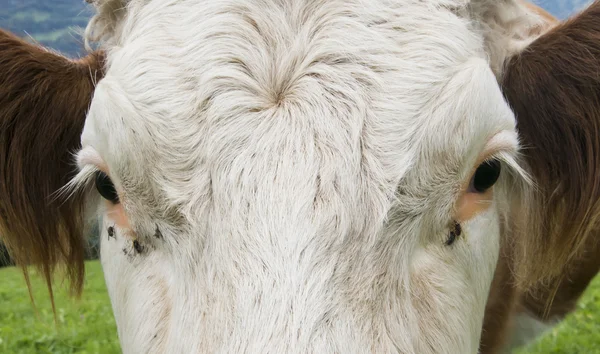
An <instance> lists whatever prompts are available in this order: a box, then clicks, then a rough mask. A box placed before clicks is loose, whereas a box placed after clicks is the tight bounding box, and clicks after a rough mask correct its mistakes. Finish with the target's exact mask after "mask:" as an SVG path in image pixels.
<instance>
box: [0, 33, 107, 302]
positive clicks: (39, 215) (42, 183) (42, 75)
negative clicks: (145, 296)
mask: <svg viewBox="0 0 600 354" xmlns="http://www.w3.org/2000/svg"><path fill="white" fill-rule="evenodd" d="M101 66H102V57H101V55H100V54H97V53H95V54H91V55H89V56H87V57H85V58H83V59H81V60H78V61H73V60H70V59H67V58H65V57H62V56H60V55H58V54H55V53H53V52H50V51H47V50H45V49H43V48H41V47H37V46H34V45H32V44H29V43H27V42H25V41H23V40H21V39H19V38H17V37H16V36H14V35H12V34H10V33H7V32H5V31H2V30H0V238H1V239H2V241H4V243H5V244H6V246H7V248H8V250H9V253H10V255H11V257H13V259H14V260H15V262H16V263H17V264H19V265H21V266H23V267H25V266H28V265H34V266H36V267H37V268H38V269H39V270H40V271H41V273H42V275H43V276H44V277H45V278H46V281H47V283H48V286H49V287H50V286H51V274H52V272H53V270H54V269H55V267H56V266H57V265H59V264H64V265H66V266H67V267H66V269H67V275H68V277H69V278H70V280H71V284H72V287H73V289H74V290H76V293H79V292H80V290H81V287H82V284H83V261H84V238H83V232H82V228H83V219H82V218H83V216H82V207H83V205H82V203H83V201H82V198H81V197H80V196H79V197H78V196H73V197H71V198H69V199H68V200H66V201H65V200H57V198H56V195H55V193H56V192H57V190H59V189H60V188H61V187H63V186H64V185H65V184H66V182H67V181H68V180H69V179H70V178H71V177H72V176H73V174H74V172H76V171H75V166H74V164H73V153H74V152H75V151H76V150H77V148H78V147H79V146H80V135H81V131H82V129H83V124H84V121H85V116H86V111H87V109H88V106H89V104H90V100H91V98H92V94H93V91H94V84H95V81H96V80H99V79H100V75H101V71H100V69H101Z"/></svg>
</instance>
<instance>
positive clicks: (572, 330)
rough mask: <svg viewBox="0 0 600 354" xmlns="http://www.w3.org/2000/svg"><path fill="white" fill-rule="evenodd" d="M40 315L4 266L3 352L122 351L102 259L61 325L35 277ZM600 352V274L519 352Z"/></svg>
mask: <svg viewBox="0 0 600 354" xmlns="http://www.w3.org/2000/svg"><path fill="white" fill-rule="evenodd" d="M32 285H33V289H34V297H35V300H36V304H37V308H38V312H39V317H36V314H35V311H34V310H33V308H32V306H31V303H30V301H29V295H28V293H27V288H26V286H25V282H24V281H23V276H22V275H21V273H20V272H19V271H18V270H17V269H15V268H4V269H0V303H1V304H2V306H0V353H3V354H13V353H24V354H25V353H27V354H30V353H32V354H34V353H35V354H37V353H61V354H62V353H90V354H91V353H102V354H111V353H120V347H119V343H118V339H117V332H116V326H115V322H114V318H113V315H112V309H111V306H110V301H109V299H108V295H107V293H106V287H105V285H104V277H103V275H102V269H101V268H100V264H99V263H98V262H88V263H87V264H86V282H85V290H84V293H83V296H82V299H81V302H75V301H73V300H72V299H71V298H69V297H68V296H67V293H66V291H64V290H63V289H56V290H55V292H56V294H55V297H56V308H57V313H58V316H57V317H58V324H59V327H58V328H57V327H56V326H55V324H54V317H53V315H52V309H51V306H50V302H49V300H48V296H47V291H46V288H45V286H44V284H43V283H42V282H41V281H40V279H39V278H37V277H33V278H32ZM579 353H581V354H595V353H598V354H600V277H598V278H597V279H596V280H595V281H594V282H593V283H592V285H591V286H590V288H589V289H588V290H587V291H586V293H585V294H584V296H583V299H582V301H581V302H580V304H579V306H578V309H577V311H576V312H574V313H573V314H571V315H570V316H569V317H568V318H567V319H566V320H565V321H564V322H562V323H561V324H559V325H558V326H556V327H555V328H553V329H552V330H550V331H549V332H548V333H546V334H545V335H544V336H543V337H542V338H541V339H540V340H538V341H537V342H535V343H533V344H531V345H529V346H528V347H526V348H524V349H521V350H520V351H519V352H518V354H579Z"/></svg>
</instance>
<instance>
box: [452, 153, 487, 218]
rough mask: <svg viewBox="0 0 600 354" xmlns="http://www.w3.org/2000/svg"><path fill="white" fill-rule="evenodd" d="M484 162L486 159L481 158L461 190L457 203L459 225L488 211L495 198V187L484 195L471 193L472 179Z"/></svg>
mask: <svg viewBox="0 0 600 354" xmlns="http://www.w3.org/2000/svg"><path fill="white" fill-rule="evenodd" d="M483 161H485V158H481V159H479V160H478V161H477V163H476V164H475V167H474V168H473V170H472V171H471V174H470V175H469V180H468V181H467V183H466V184H464V185H463V186H462V188H461V194H460V197H459V198H458V200H457V203H456V221H457V222H459V223H463V222H466V221H469V220H471V219H472V218H474V217H475V216H477V215H478V214H480V213H482V212H484V211H486V210H487V209H488V208H489V207H490V205H491V204H492V199H493V197H494V188H493V187H492V188H490V189H488V190H487V191H485V192H483V193H472V192H469V184H470V182H471V178H472V177H473V174H474V173H475V171H476V170H477V167H478V166H479V164H481V163H482V162H483Z"/></svg>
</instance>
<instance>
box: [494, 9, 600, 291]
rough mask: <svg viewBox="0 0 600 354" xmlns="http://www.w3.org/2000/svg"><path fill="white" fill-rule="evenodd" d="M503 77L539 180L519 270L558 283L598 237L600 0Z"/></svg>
mask: <svg viewBox="0 0 600 354" xmlns="http://www.w3.org/2000/svg"><path fill="white" fill-rule="evenodd" d="M501 84H502V89H503V91H504V94H505V96H506V99H507V101H508V102H509V104H510V105H511V107H512V109H513V111H514V112H515V117H516V120H517V129H518V132H519V135H520V137H521V140H522V145H523V148H524V149H523V151H522V153H523V156H524V159H525V160H526V163H527V165H528V168H529V170H530V172H531V174H532V175H533V177H534V180H535V182H536V186H535V187H536V188H534V189H532V190H531V193H530V194H528V195H526V196H525V197H524V198H523V200H522V201H521V208H523V209H521V210H519V212H518V213H517V214H519V216H518V217H515V219H520V220H521V221H520V222H518V223H516V225H515V227H516V228H517V229H519V230H521V231H520V232H518V235H517V236H516V237H515V241H516V242H517V244H518V247H516V250H517V252H516V260H517V263H516V265H517V266H516V269H515V271H516V274H517V276H518V280H519V283H520V285H522V286H524V287H526V288H527V287H532V286H536V285H539V284H548V283H556V284H558V283H560V278H561V277H562V276H563V275H564V273H565V268H566V267H567V265H568V264H569V263H570V262H571V261H572V260H573V259H574V257H577V256H578V255H580V254H581V253H582V252H584V251H586V250H585V247H586V245H588V246H589V245H594V244H596V242H598V240H593V237H594V235H597V230H598V228H599V227H600V2H598V1H596V2H594V3H593V4H592V5H590V7H589V8H587V9H586V10H585V11H583V12H582V13H580V14H579V15H577V16H575V17H573V18H572V19H570V20H568V21H565V22H564V23H561V24H559V25H557V26H556V27H554V28H553V29H551V30H550V31H548V32H547V33H545V34H544V35H542V36H541V37H539V38H538V39H537V40H535V41H534V42H533V43H531V44H530V45H529V46H527V48H525V49H524V50H523V51H522V52H520V53H519V54H518V55H515V56H513V57H512V58H510V59H509V60H508V61H507V63H506V66H505V70H504V76H503V77H502V79H501ZM527 211H528V212H527ZM556 279H559V280H558V281H555V280H556Z"/></svg>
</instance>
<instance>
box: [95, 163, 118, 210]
mask: <svg viewBox="0 0 600 354" xmlns="http://www.w3.org/2000/svg"><path fill="white" fill-rule="evenodd" d="M96 189H97V190H98V193H100V195H101V196H102V198H104V199H106V200H108V201H109V202H111V203H113V204H119V194H118V193H117V190H116V189H115V185H114V184H113V183H112V181H111V180H110V177H108V175H107V174H106V173H104V172H102V171H98V172H96Z"/></svg>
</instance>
